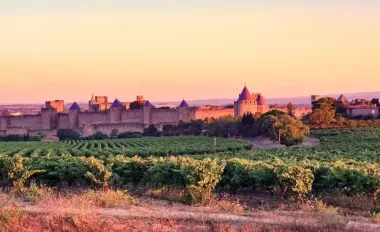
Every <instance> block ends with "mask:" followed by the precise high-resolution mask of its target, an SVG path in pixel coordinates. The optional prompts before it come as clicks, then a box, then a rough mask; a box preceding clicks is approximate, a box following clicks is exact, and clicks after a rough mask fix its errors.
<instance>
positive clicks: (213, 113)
mask: <svg viewBox="0 0 380 232" xmlns="http://www.w3.org/2000/svg"><path fill="white" fill-rule="evenodd" d="M226 116H234V109H233V108H229V109H198V110H196V111H195V119H202V120H204V119H205V118H220V117H226Z"/></svg>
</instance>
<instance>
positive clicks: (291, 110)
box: [286, 102, 296, 117]
mask: <svg viewBox="0 0 380 232" xmlns="http://www.w3.org/2000/svg"><path fill="white" fill-rule="evenodd" d="M286 108H287V111H288V114H289V115H290V116H292V117H294V116H295V114H294V112H295V110H296V107H294V105H293V104H292V103H291V102H289V104H288V105H287V106H286Z"/></svg>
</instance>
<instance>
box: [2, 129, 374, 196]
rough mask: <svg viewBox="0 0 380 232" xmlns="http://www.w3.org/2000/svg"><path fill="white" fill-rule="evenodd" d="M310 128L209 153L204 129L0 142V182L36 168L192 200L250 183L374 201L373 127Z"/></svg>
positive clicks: (76, 180)
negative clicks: (307, 136) (307, 142)
mask: <svg viewBox="0 0 380 232" xmlns="http://www.w3.org/2000/svg"><path fill="white" fill-rule="evenodd" d="M312 135H313V136H316V137H319V138H320V140H321V146H319V147H312V148H287V149H269V150H250V144H248V143H247V142H240V141H234V140H228V139H219V138H218V139H217V145H216V147H215V153H214V148H213V147H214V140H213V138H207V137H170V138H144V139H125V140H103V141H67V142H60V143H42V142H25V143H23V142H21V143H20V142H19V143H1V144H0V151H1V153H3V154H2V155H0V185H11V183H12V180H14V179H15V178H14V177H15V176H25V175H24V174H23V173H25V172H26V173H30V171H32V172H33V171H36V173H35V174H33V175H32V177H31V179H33V180H34V181H36V182H37V183H41V184H45V185H49V186H57V185H58V186H59V185H62V184H64V185H65V186H72V185H74V186H78V185H79V186H94V187H96V186H97V187H104V186H109V185H111V186H114V187H121V188H123V187H126V186H129V187H131V186H133V187H142V188H157V187H163V186H168V187H175V188H183V189H185V191H186V192H187V193H188V195H189V196H191V198H192V200H194V201H198V202H199V201H201V202H204V201H207V199H209V198H210V196H211V194H212V192H213V191H214V190H219V191H232V192H237V191H241V190H244V191H247V190H248V191H250V192H251V193H253V192H254V191H256V190H258V189H261V190H266V191H268V193H271V194H283V195H284V196H285V195H287V194H295V195H296V196H300V197H301V196H305V195H307V194H310V193H313V194H318V193H321V192H332V193H343V194H347V195H352V194H365V195H368V196H371V197H372V198H373V200H374V202H376V199H377V195H378V193H380V164H379V161H380V158H379V157H380V149H379V148H380V129H379V128H364V129H333V130H318V131H313V132H312ZM173 155H180V156H173ZM21 164H22V165H21ZM10 174H12V175H10ZM12 178H13V179H12Z"/></svg>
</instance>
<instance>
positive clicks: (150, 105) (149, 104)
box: [144, 101, 154, 107]
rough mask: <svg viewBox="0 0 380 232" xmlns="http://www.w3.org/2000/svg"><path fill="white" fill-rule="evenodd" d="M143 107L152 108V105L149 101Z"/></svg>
mask: <svg viewBox="0 0 380 232" xmlns="http://www.w3.org/2000/svg"><path fill="white" fill-rule="evenodd" d="M144 107H154V105H153V104H152V103H150V101H146V102H145V104H144Z"/></svg>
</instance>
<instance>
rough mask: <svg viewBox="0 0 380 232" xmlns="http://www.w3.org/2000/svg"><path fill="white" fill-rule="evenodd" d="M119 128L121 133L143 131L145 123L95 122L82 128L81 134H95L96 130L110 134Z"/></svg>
mask: <svg viewBox="0 0 380 232" xmlns="http://www.w3.org/2000/svg"><path fill="white" fill-rule="evenodd" d="M115 129H116V130H118V131H119V133H123V132H141V133H142V132H143V131H144V125H143V124H141V123H114V124H94V125H86V126H84V127H83V128H82V131H81V134H82V135H83V136H89V135H93V134H95V133H96V132H102V133H104V134H107V135H109V134H110V133H111V132H112V130H115Z"/></svg>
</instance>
